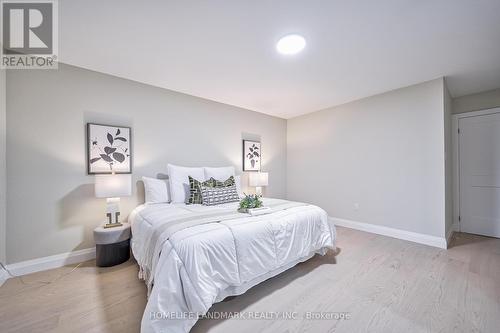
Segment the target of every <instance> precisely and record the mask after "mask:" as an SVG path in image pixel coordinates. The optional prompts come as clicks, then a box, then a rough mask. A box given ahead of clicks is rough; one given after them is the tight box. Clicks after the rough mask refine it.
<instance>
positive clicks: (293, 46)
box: [276, 35, 306, 55]
mask: <svg viewBox="0 0 500 333" xmlns="http://www.w3.org/2000/svg"><path fill="white" fill-rule="evenodd" d="M304 47H306V40H305V39H304V37H302V36H300V35H286V36H284V37H282V38H281V39H280V40H279V41H278V43H277V44H276V50H277V51H278V52H279V53H281V54H286V55H291V54H297V53H299V52H300V51H302V50H303V49H304Z"/></svg>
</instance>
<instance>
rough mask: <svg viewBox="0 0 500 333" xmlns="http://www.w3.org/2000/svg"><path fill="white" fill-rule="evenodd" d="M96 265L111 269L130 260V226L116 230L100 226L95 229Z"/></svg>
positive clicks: (115, 228)
mask: <svg viewBox="0 0 500 333" xmlns="http://www.w3.org/2000/svg"><path fill="white" fill-rule="evenodd" d="M94 241H95V244H96V245H95V248H96V265H97V266H99V267H110V266H115V265H119V264H121V263H124V262H125V261H127V260H128V259H129V258H130V224H129V223H123V225H121V226H119V227H114V228H104V226H100V227H97V228H95V229H94Z"/></svg>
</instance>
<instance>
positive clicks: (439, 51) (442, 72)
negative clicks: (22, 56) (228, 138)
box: [59, 0, 500, 118]
mask: <svg viewBox="0 0 500 333" xmlns="http://www.w3.org/2000/svg"><path fill="white" fill-rule="evenodd" d="M59 27H60V28H59V34H60V44H59V53H60V55H59V59H60V61H61V62H65V63H68V64H72V65H76V66H80V67H83V68H88V69H92V70H95V71H99V72H104V73H108V74H112V75H116V76H119V77H124V78H128V79H132V80H136V81H139V82H144V83H147V84H151V85H154V86H158V87H163V88H167V89H171V90H175V91H180V92H184V93H187V94H190V95H195V96H200V97H204V98H207V99H211V100H215V101H219V102H223V103H227V104H232V105H236V106H239V107H243V108H247V109H250V110H255V111H259V112H263V113H267V114H271V115H275V116H279V117H283V118H290V117H293V116H296V115H300V114H304V113H308V112H312V111H316V110H319V109H323V108H327V107H330V106H334V105H339V104H342V103H346V102H349V101H352V100H356V99H359V98H363V97H366V96H370V95H374V94H378V93H381V92H385V91H389V90H392V89H396V88H400V87H403V86H408V85H411V84H415V83H419V82H423V81H426V80H430V79H434V78H437V77H441V76H445V77H447V82H448V85H449V89H450V92H451V94H452V95H453V96H454V97H456V96H462V95H466V94H470V93H475V92H479V91H485V90H490V89H494V88H499V87H500V1H499V0H392V1H391V0H377V1H374V0H364V1H362V0H357V1H353V0H351V1H345V0H342V1H340V0H324V1H321V0H308V1H306V0H302V1H295V0H272V1H270V0H268V1H263V0H246V1H238V0H226V1H223V0H219V1H217V0H211V1H199V0H198V1H188V0H182V1H181V0H178V1H170V0H169V1H166V0H163V1H139V0H135V1H130V0H126V1H125V0H106V1H102V0H60V1H59ZM289 33H298V34H301V35H303V36H304V37H305V38H306V40H307V47H306V49H305V50H304V51H303V52H302V53H300V54H298V55H295V56H283V55H280V54H278V53H277V52H276V51H275V43H276V41H277V40H278V39H279V38H280V37H282V36H283V35H286V34H289Z"/></svg>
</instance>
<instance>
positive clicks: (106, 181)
mask: <svg viewBox="0 0 500 333" xmlns="http://www.w3.org/2000/svg"><path fill="white" fill-rule="evenodd" d="M94 189H95V196H96V197H97V198H106V204H107V206H106V217H107V223H106V224H105V225H104V228H112V227H119V226H121V225H122V224H121V223H120V197H126V196H130V195H132V176H131V175H130V174H119V175H117V174H110V175H96V176H95V188H94Z"/></svg>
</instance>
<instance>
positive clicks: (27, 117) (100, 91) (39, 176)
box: [7, 65, 286, 263]
mask: <svg viewBox="0 0 500 333" xmlns="http://www.w3.org/2000/svg"><path fill="white" fill-rule="evenodd" d="M7 82H8V89H7V117H8V121H9V123H8V127H7V172H8V177H7V183H8V188H9V191H8V198H7V205H8V208H9V209H8V212H7V214H8V224H7V232H8V235H9V237H8V240H7V259H8V262H9V263H14V262H18V261H22V260H27V259H32V258H37V257H43V256H48V255H53V254H57V253H63V252H69V251H72V250H78V249H83V248H88V247H92V246H93V245H94V244H93V239H92V230H93V228H94V227H95V226H97V225H98V224H99V223H100V222H101V220H102V218H103V214H104V206H105V201H104V199H95V198H94V192H93V191H94V190H93V181H94V179H93V177H92V176H87V175H86V164H85V163H86V162H85V123H86V122H89V121H93V122H99V123H108V124H117V125H130V126H132V128H133V151H134V156H133V158H134V170H133V176H134V180H138V179H139V178H140V177H141V176H143V175H146V176H153V177H154V176H156V175H157V174H158V173H166V165H167V163H177V164H181V165H190V166H201V165H208V166H221V165H228V164H232V165H235V166H236V167H237V169H238V170H241V161H242V152H241V149H242V142H241V139H242V138H260V139H261V141H262V152H263V160H262V163H263V164H262V166H263V169H264V170H266V171H269V174H270V176H269V182H270V186H269V187H267V188H266V190H267V194H268V195H270V196H274V197H285V195H286V183H285V182H286V170H285V167H286V121H285V120H284V119H279V118H275V117H271V116H267V115H264V114H260V113H256V112H252V111H248V110H243V109H239V108H236V107H232V106H229V105H224V104H220V103H216V102H212V101H208V100H204V99H200V98H196V97H192V96H188V95H184V94H180V93H175V92H172V91H168V90H164V89H160V88H154V87H151V86H147V85H144V84H140V83H136V82H133V81H128V80H124V79H120V78H116V77H112V76H109V75H105V74H100V73H96V72H92V71H88V70H84V69H80V68H76V67H72V66H67V65H60V66H59V70H41V71H35V70H25V71H9V73H8V74H7ZM214 84H216V83H214ZM134 188H135V186H134ZM134 192H135V193H134V196H133V197H132V198H127V199H124V200H122V213H123V214H124V216H126V215H127V214H128V213H129V212H130V211H131V209H133V207H135V205H137V203H139V202H140V201H141V200H143V199H142V193H140V191H138V190H135V189H134Z"/></svg>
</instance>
